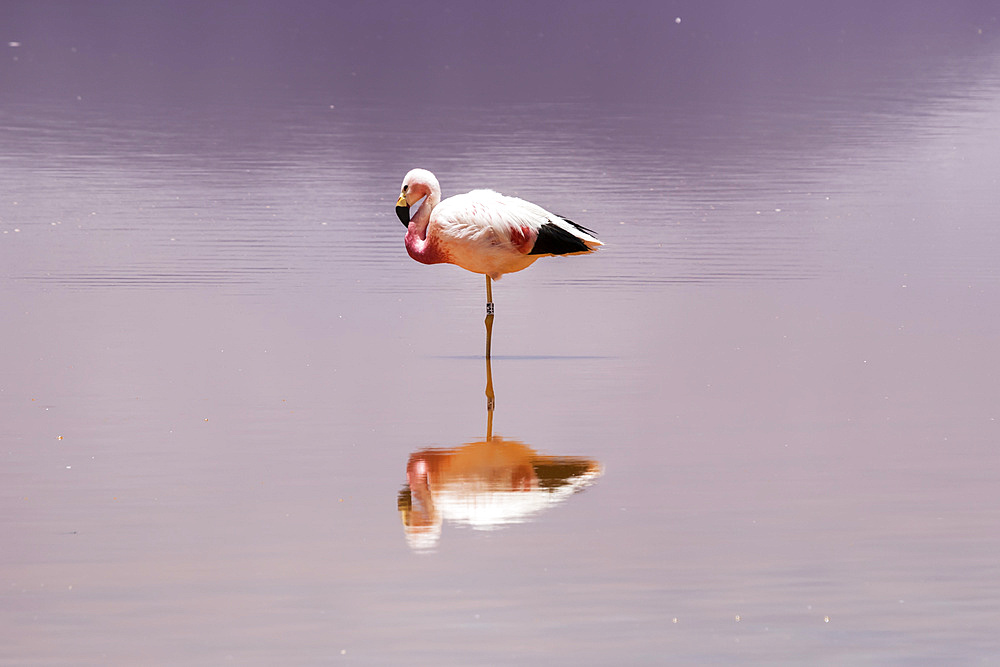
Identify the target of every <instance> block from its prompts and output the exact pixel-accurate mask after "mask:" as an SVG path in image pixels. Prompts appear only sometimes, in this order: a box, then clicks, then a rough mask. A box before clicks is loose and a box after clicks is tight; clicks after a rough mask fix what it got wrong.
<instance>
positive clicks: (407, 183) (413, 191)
mask: <svg viewBox="0 0 1000 667" xmlns="http://www.w3.org/2000/svg"><path fill="white" fill-rule="evenodd" d="M435 193H436V194H435ZM432 194H435V196H434V197H431V199H439V198H440V197H441V186H440V185H438V181H437V178H435V177H434V174H432V173H431V172H429V171H427V170H426V169H411V170H410V171H409V173H407V174H406V178H404V179H403V187H402V188H401V189H400V191H399V199H397V200H396V216H397V217H398V218H399V221H400V222H402V223H403V226H404V227H407V226H409V224H410V220H411V219H412V218H414V217H416V215H417V212H418V211H419V210H420V207H421V206H422V205H423V204H424V201H425V200H426V199H427V198H428V197H430V196H431V195H432ZM435 203H437V202H435Z"/></svg>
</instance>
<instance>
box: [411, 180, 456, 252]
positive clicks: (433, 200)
mask: <svg viewBox="0 0 1000 667" xmlns="http://www.w3.org/2000/svg"><path fill="white" fill-rule="evenodd" d="M439 201H441V193H440V192H437V191H431V193H430V194H428V195H427V199H426V200H424V203H423V204H422V205H421V206H420V209H419V210H418V211H417V214H416V215H415V216H413V217H412V218H411V219H410V224H409V225H407V227H406V239H405V242H406V252H407V253H409V255H410V257H412V258H413V259H415V260H417V261H418V262H422V263H424V264H439V263H441V262H447V261H448V253H447V252H445V251H444V249H443V248H442V247H441V246H440V244H439V243H438V239H437V238H436V237H435V236H434V234H433V233H431V234H430V238H428V233H427V226H428V225H429V224H430V221H431V212H432V211H433V210H434V207H435V206H437V204H438V202H439Z"/></svg>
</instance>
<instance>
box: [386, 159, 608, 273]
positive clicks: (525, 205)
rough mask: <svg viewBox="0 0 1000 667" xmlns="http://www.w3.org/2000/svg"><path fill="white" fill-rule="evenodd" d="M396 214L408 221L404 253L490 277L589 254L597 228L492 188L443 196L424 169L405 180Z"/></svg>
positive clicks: (405, 223)
mask: <svg viewBox="0 0 1000 667" xmlns="http://www.w3.org/2000/svg"><path fill="white" fill-rule="evenodd" d="M396 214H397V215H398V216H399V219H400V220H401V221H402V223H403V224H404V225H406V251H407V252H408V253H409V255H410V257H412V258H413V259H415V260H417V261H418V262H422V263H424V264H438V263H441V262H447V263H449V264H455V265H457V266H460V267H462V268H463V269H467V270H469V271H472V272H473V273H482V274H485V275H486V277H487V286H488V284H489V279H490V278H492V279H494V280H496V279H498V278H500V276H502V275H503V274H505V273H513V272H515V271H520V270H522V269H526V268H528V267H529V266H531V264H532V263H533V262H534V261H535V260H536V259H538V258H539V257H545V256H550V255H575V254H582V253H588V252H592V251H593V250H595V249H596V248H597V247H598V246H600V245H602V244H601V242H600V241H598V240H597V237H596V236H595V234H594V232H592V231H591V230H589V229H587V228H586V227H583V226H581V225H578V224H576V223H575V222H573V221H571V220H567V219H566V218H563V217H561V216H558V215H556V214H554V213H550V212H548V211H546V210H545V209H544V208H542V207H541V206H537V205H535V204H532V203H531V202H528V201H524V200H523V199H518V198H517V197H507V196H505V195H502V194H500V193H499V192H494V191H493V190H473V191H472V192H468V193H466V194H462V195H455V196H453V197H449V198H448V199H445V200H444V201H442V200H441V186H440V185H438V181H437V178H435V176H434V174H432V173H431V172H429V171H427V170H426V169H413V170H411V171H410V172H409V173H408V174H406V178H404V179H403V186H402V189H401V191H400V195H399V199H398V200H397V202H396Z"/></svg>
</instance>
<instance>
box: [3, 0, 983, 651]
mask: <svg viewBox="0 0 1000 667" xmlns="http://www.w3.org/2000/svg"><path fill="white" fill-rule="evenodd" d="M256 4H261V3H256ZM723 4H724V3H723ZM588 7H590V5H588ZM684 16H685V17H686V16H687V15H686V14H685V15H684ZM595 20H596V19H595ZM636 20H638V19H636ZM692 22H693V21H692V20H688V19H687V18H685V21H684V22H677V23H676V24H674V27H676V28H677V29H681V27H685V26H687V25H690V24H691V23H692ZM588 25H589V24H588ZM628 25H633V24H632V23H629V24H628ZM984 25H987V33H988V34H992V33H990V32H989V31H990V30H996V27H995V24H990V23H987V24H984ZM705 30H707V29H705ZM623 34H624V33H623ZM949 34H950V33H949ZM960 34H962V35H964V34H965V33H960ZM979 34H980V35H981V34H982V33H979ZM11 39H13V37H12V38H11ZM831 43H832V42H831ZM865 43H866V44H868V45H869V47H870V48H871V49H872V51H870V52H869V51H865V52H860V53H855V54H853V55H852V56H851V57H850V58H847V59H846V60H840V61H837V62H838V63H839V65H837V66H836V67H834V66H831V67H832V68H833V69H824V68H821V67H819V65H817V64H816V63H815V62H814V61H812V60H809V61H808V62H805V64H802V68H803V71H798V70H797V69H796V68H794V67H791V66H789V68H788V69H786V70H783V71H782V73H781V76H782V77H783V78H781V80H772V79H770V78H769V77H768V76H767V75H766V73H759V74H758V77H759V78H747V75H746V72H745V70H744V69H742V68H741V69H739V74H738V76H734V77H733V78H732V79H731V80H728V79H727V81H728V83H726V85H721V84H720V81H722V79H721V78H720V75H719V74H718V72H717V71H716V70H714V69H713V70H712V72H711V73H710V74H709V82H708V83H706V84H704V87H702V85H699V84H697V83H696V82H694V81H689V80H687V79H686V78H685V77H680V78H677V77H674V78H670V77H668V79H670V80H669V81H668V82H667V83H665V84H664V85H665V86H666V89H668V93H669V94H667V95H665V96H664V95H655V96H653V97H651V98H650V99H648V100H646V99H642V95H640V94H635V95H624V94H621V91H618V90H617V88H614V86H620V87H621V89H622V90H625V89H630V90H638V89H640V88H642V86H641V85H640V84H648V83H649V81H648V80H646V81H645V82H640V81H637V80H630V81H628V82H613V81H612V82H608V81H605V82H604V83H603V84H600V85H602V86H604V88H602V90H604V91H605V92H607V95H598V96H584V95H581V96H577V97H574V96H573V95H572V94H565V95H564V94H560V95H558V96H553V99H544V100H538V101H532V100H530V99H512V100H505V99H502V98H503V97H504V96H503V95H498V96H497V97H498V98H500V99H496V100H483V101H479V102H477V101H476V100H473V99H461V100H455V99H441V100H434V99H425V100H422V101H421V102H420V103H419V105H414V104H411V103H400V104H394V103H392V102H390V101H389V100H387V99H386V98H384V97H379V96H378V95H364V94H354V93H352V94H350V95H327V96H324V95H322V94H317V92H316V90H315V89H310V90H308V91H304V92H303V91H302V90H298V93H301V94H288V95H275V96H274V97H270V98H267V99H260V100H257V101H255V102H253V103H249V102H248V101H247V99H246V98H245V97H239V96H233V97H231V98H227V97H226V96H225V95H222V96H217V97H211V96H207V97H206V98H205V99H202V100H201V101H199V102H197V103H192V102H191V101H190V99H189V100H187V101H184V102H183V103H181V102H180V101H175V102H170V101H164V100H163V99H162V98H150V97H147V96H144V95H137V96H135V97H134V98H130V97H129V96H128V95H119V96H112V95H96V96H89V95H86V94H80V95H78V94H77V92H76V90H75V89H72V88H67V89H66V90H65V91H62V92H61V93H60V92H53V91H51V90H48V91H42V92H38V91H36V90H34V89H31V88H30V86H28V84H27V83H25V81H26V80H27V77H26V78H25V79H24V80H21V79H18V85H19V86H20V88H19V90H20V91H21V92H20V93H18V94H11V95H9V96H7V97H6V98H5V101H4V103H3V104H2V106H0V146H2V147H3V149H2V155H0V267H2V269H0V271H2V273H0V275H2V279H0V303H2V305H3V312H4V318H3V319H4V326H3V339H2V340H3V345H2V348H0V349H2V352H0V359H2V361H0V368H2V369H3V372H2V378H0V457H2V461H3V464H2V466H0V535H2V542H3V545H4V546H3V548H2V549H0V573H2V576H0V591H2V593H0V595H2V597H0V599H2V604H0V628H3V629H2V630H0V664H8V665H15V664H16V665H43V664H44V665H49V664H76V665H105V664H121V665H129V664H206V665H207V664H221V663H226V662H232V663H235V664H339V663H340V662H343V663H345V664H347V663H352V664H373V665H398V664H403V663H406V664H436V665H441V664H444V665H495V664H515V663H517V664H541V663H543V662H544V663H546V664H554V665H563V664H565V665H591V664H593V665H601V664H633V665H638V664H650V665H653V664H692V665H704V664H768V665H774V664H810V665H842V664H851V665H890V664H899V665H902V664H906V665H915V664H926V665H936V664H949V665H961V664H988V663H991V662H994V661H997V660H1000V639H998V636H997V633H996V622H997V619H998V615H997V610H998V609H1000V563H998V559H997V554H1000V530H998V526H1000V510H998V508H1000V448H998V446H997V445H998V443H1000V405H998V397H1000V372H998V369H1000V345H998V341H1000V308H998V304H1000V262H998V257H1000V226H998V225H997V221H998V219H997V215H998V211H1000V187H998V182H997V178H998V176H997V175H998V174H1000V49H997V48H996V42H995V41H985V40H980V41H974V40H973V39H972V38H971V37H970V38H969V39H968V43H967V44H965V42H962V41H961V40H957V43H959V44H965V46H963V47H960V48H958V47H956V48H947V49H945V48H930V47H926V48H916V47H913V48H909V47H907V48H895V47H887V49H888V50H887V52H886V54H887V55H886V54H883V55H885V57H884V58H883V57H872V55H871V54H872V53H874V52H877V47H878V45H879V40H878V39H877V38H876V37H872V38H871V39H868V40H867V41H866V42H865ZM893 43H894V44H895V42H893ZM954 43H955V42H949V44H954ZM30 46H31V44H30V40H29V39H25V40H24V44H23V45H18V46H16V47H15V46H10V45H9V44H8V46H7V47H6V48H7V54H6V55H7V56H8V57H9V56H10V55H11V52H15V51H18V49H20V50H21V52H22V53H27V50H28V49H29V47H30ZM925 46H926V43H925ZM793 47H795V44H792V46H790V47H788V48H790V49H792V51H793V52H794V50H795V49H794V48H793ZM81 48H82V47H81ZM122 48H124V51H122V52H123V53H126V54H127V53H128V47H127V45H126V47H122ZM302 48H305V47H302ZM622 48H624V49H626V52H627V53H632V52H631V51H628V47H627V46H623V47H622ZM677 48H681V47H677ZM734 52H735V48H734ZM116 53H117V52H116ZM802 53H803V54H812V55H813V56H815V53H814V52H813V51H811V50H810V49H807V48H804V47H803V49H802ZM29 55H30V54H29ZM785 55H786V52H785V51H782V57H783V58H784V57H785ZM53 57H54V56H53ZM810 57H812V56H810ZM109 58H110V56H109ZM24 61H25V62H29V64H30V62H34V63H35V64H36V65H35V66H37V67H42V65H39V64H38V63H39V62H41V61H42V57H41V56H37V57H36V60H34V61H31V60H30V58H28V56H27V55H26V56H25V58H24ZM108 62H109V63H117V65H115V66H117V67H125V66H124V65H123V64H122V63H123V62H124V59H119V60H113V59H109V60H108ZM137 62H141V61H137ZM713 62H714V65H713V67H715V66H720V67H721V65H720V63H723V62H725V59H724V58H722V56H721V55H720V56H719V60H718V61H713ZM46 63H47V64H45V66H46V67H53V68H55V67H56V66H55V65H52V64H51V62H49V61H46ZM491 63H492V61H488V62H486V64H483V63H476V64H474V66H473V65H470V67H481V68H483V67H485V68H487V70H488V69H489V68H488V67H487V66H492V65H491ZM459 64H460V63H456V67H458V65H459ZM493 64H495V63H493ZM521 65H523V66H524V67H527V65H524V64H523V63H520V64H519V66H521ZM138 66H139V65H137V67H138ZM741 67H743V68H745V67H746V65H745V64H744V65H742V66H741ZM487 70H481V71H487ZM60 71H62V70H60ZM116 71H117V70H116ZM474 71H480V70H474ZM489 71H492V70H489ZM524 71H527V70H524ZM602 71H603V70H602ZM820 71H822V72H824V73H825V74H822V75H820V74H818V72H820ZM605 73H606V72H605ZM361 74H362V75H364V74H365V72H364V71H361ZM191 76H193V77H195V79H196V80H199V81H201V82H203V83H204V82H209V83H210V82H211V81H213V80H214V79H213V77H219V80H228V78H227V77H229V76H230V75H229V74H227V72H222V73H219V72H215V71H214V70H213V72H211V73H209V74H205V73H201V74H192V75H191ZM198 76H200V77H202V78H201V79H197V77H198ZM345 76H346V75H345ZM538 76H539V77H540V76H542V75H541V74H538ZM139 78H140V77H138V76H137V77H136V79H135V80H134V81H135V83H136V85H141V83H140V82H139ZM388 78H389V79H391V77H388ZM95 81H97V79H84V80H82V82H81V86H83V87H86V86H97V85H98V84H97V83H95ZM450 81H451V79H447V80H446V81H445V83H449V82H450ZM532 81H533V83H532V85H535V84H536V83H537V82H536V81H534V80H532ZM734 81H735V83H734ZM104 85H105V86H106V87H105V88H100V90H102V91H107V90H109V89H116V90H119V87H120V86H122V87H123V85H124V84H121V83H120V82H112V83H110V84H109V83H106V82H105V84H104ZM439 85H442V86H443V85H445V84H440V83H439ZM470 85H471V84H470ZM708 88H711V90H708ZM616 91H617V92H616ZM119 92H121V91H120V90H119ZM189 92H190V91H189ZM95 97H96V99H95ZM404 97H405V95H404ZM524 97H530V95H525V96H524ZM417 166H421V167H426V168H429V169H431V170H433V171H434V172H435V173H436V175H437V177H438V178H439V180H440V182H441V185H442V188H443V191H444V196H445V197H447V196H448V195H450V194H456V193H460V192H465V191H467V190H470V189H473V188H477V187H490V188H493V189H496V190H499V191H501V192H504V193H506V194H513V195H517V196H520V197H523V198H525V199H529V200H531V201H534V202H536V203H538V204H540V205H542V206H545V207H546V208H548V209H550V210H553V211H555V212H557V213H559V214H561V215H565V216H567V217H569V218H571V219H573V220H575V221H577V222H579V223H581V224H584V225H586V226H588V227H591V228H593V229H595V230H596V232H597V233H598V235H599V236H600V238H601V240H602V241H603V242H604V243H605V244H606V246H605V247H603V248H601V249H600V250H599V252H597V253H595V254H594V255H591V256H585V257H570V258H545V259H542V260H540V261H538V262H537V263H536V264H535V265H533V266H532V267H531V268H529V269H528V270H526V271H524V272H521V273H516V274H510V275H508V276H505V277H504V278H503V279H502V280H500V281H498V282H496V283H495V284H494V286H493V295H494V301H495V303H496V318H495V322H494V325H493V333H492V358H491V360H490V362H489V363H490V365H489V369H488V370H489V373H490V379H491V381H492V387H493V390H494V392H495V397H496V398H495V408H494V409H493V411H492V414H490V413H489V412H488V410H487V399H486V396H485V393H484V392H485V387H486V382H487V363H486V361H485V359H484V344H485V330H484V325H483V316H484V312H485V311H484V301H485V290H484V285H483V282H484V281H483V279H482V276H478V275H474V274H471V273H468V272H465V271H463V270H462V269H459V268H457V267H453V266H424V265H420V264H418V263H416V262H414V261H412V260H411V259H410V258H409V257H407V255H406V251H405V249H404V247H403V234H404V230H403V228H402V227H401V226H400V224H399V221H398V220H397V219H396V216H395V213H394V210H393V207H394V203H395V200H396V198H397V197H398V195H399V187H400V183H401V181H402V178H403V176H404V174H405V173H406V172H407V171H408V170H409V169H410V168H412V167H417Z"/></svg>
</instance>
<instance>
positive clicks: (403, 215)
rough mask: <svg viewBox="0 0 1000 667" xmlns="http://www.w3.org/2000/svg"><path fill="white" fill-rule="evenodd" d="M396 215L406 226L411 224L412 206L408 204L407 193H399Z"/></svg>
mask: <svg viewBox="0 0 1000 667" xmlns="http://www.w3.org/2000/svg"><path fill="white" fill-rule="evenodd" d="M396 217H397V218H399V221H400V222H402V223H403V226H404V227H409V226H410V207H409V206H407V204H406V195H404V194H401V195H399V199H397V200H396Z"/></svg>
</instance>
